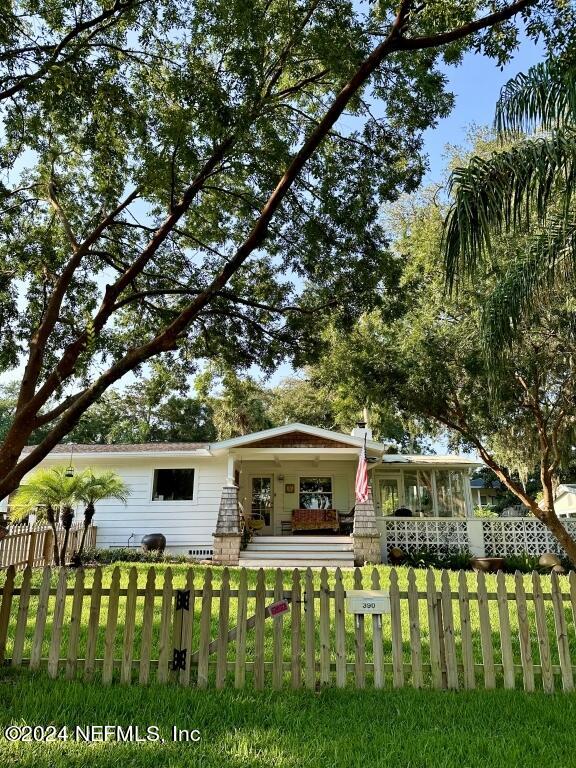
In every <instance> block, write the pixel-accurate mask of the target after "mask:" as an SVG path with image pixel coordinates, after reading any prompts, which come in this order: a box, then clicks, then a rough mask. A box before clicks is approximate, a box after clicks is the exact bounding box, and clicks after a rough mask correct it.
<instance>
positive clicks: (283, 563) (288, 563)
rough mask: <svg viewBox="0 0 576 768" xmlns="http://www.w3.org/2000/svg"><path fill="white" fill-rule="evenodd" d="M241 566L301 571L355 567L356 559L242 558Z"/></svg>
mask: <svg viewBox="0 0 576 768" xmlns="http://www.w3.org/2000/svg"><path fill="white" fill-rule="evenodd" d="M239 567H240V568H298V569H299V570H301V571H305V570H306V569H307V568H353V567H354V560H353V559H352V558H350V559H349V560H316V559H311V558H310V559H309V560H307V561H305V562H302V561H301V560H290V559H288V558H286V559H283V560H280V559H278V560H276V559H274V560H250V559H248V558H246V559H244V558H241V559H240V562H239Z"/></svg>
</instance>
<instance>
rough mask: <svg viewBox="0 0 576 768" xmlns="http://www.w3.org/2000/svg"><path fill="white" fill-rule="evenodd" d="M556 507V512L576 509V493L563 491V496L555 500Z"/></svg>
mask: <svg viewBox="0 0 576 768" xmlns="http://www.w3.org/2000/svg"><path fill="white" fill-rule="evenodd" d="M554 509H555V510H556V512H568V511H570V512H573V511H574V510H576V494H574V493H563V494H562V496H560V497H559V498H558V499H556V501H555V502H554Z"/></svg>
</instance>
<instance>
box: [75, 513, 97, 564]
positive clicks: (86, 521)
mask: <svg viewBox="0 0 576 768" xmlns="http://www.w3.org/2000/svg"><path fill="white" fill-rule="evenodd" d="M95 512H96V510H95V509H94V504H93V503H92V502H91V501H90V502H89V503H88V504H87V505H86V509H85V510H84V530H83V531H82V538H81V539H80V546H79V547H78V552H77V554H78V555H81V554H82V552H84V542H85V541H86V534H87V533H88V528H90V525H91V523H92V520H93V518H94V513H95Z"/></svg>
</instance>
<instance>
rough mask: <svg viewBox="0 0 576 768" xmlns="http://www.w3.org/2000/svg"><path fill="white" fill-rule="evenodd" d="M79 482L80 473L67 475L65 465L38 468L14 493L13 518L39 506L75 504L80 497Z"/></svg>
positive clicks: (22, 515) (56, 506)
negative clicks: (78, 494)
mask: <svg viewBox="0 0 576 768" xmlns="http://www.w3.org/2000/svg"><path fill="white" fill-rule="evenodd" d="M79 484H80V477H79V475H76V476H74V477H67V476H66V469H65V468H64V467H52V468H50V469H39V470H37V471H36V472H34V474H32V475H30V477H29V478H28V480H27V482H26V483H23V484H22V485H21V486H20V487H19V488H18V490H17V491H16V493H15V494H14V496H13V498H12V502H13V504H14V510H13V512H11V519H13V520H16V519H21V518H22V517H25V516H26V515H27V514H29V513H30V512H32V511H33V510H34V509H35V508H36V507H38V506H46V505H48V504H50V505H52V506H53V507H55V508H61V507H63V506H74V504H76V502H77V498H78V497H77V493H78V488H79Z"/></svg>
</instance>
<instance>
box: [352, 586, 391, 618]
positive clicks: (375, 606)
mask: <svg viewBox="0 0 576 768" xmlns="http://www.w3.org/2000/svg"><path fill="white" fill-rule="evenodd" d="M346 608H347V610H348V612H349V613H355V614H366V613H369V614H378V615H381V614H383V613H390V595H389V594H388V592H385V591H384V590H382V589H348V590H347V591H346Z"/></svg>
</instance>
